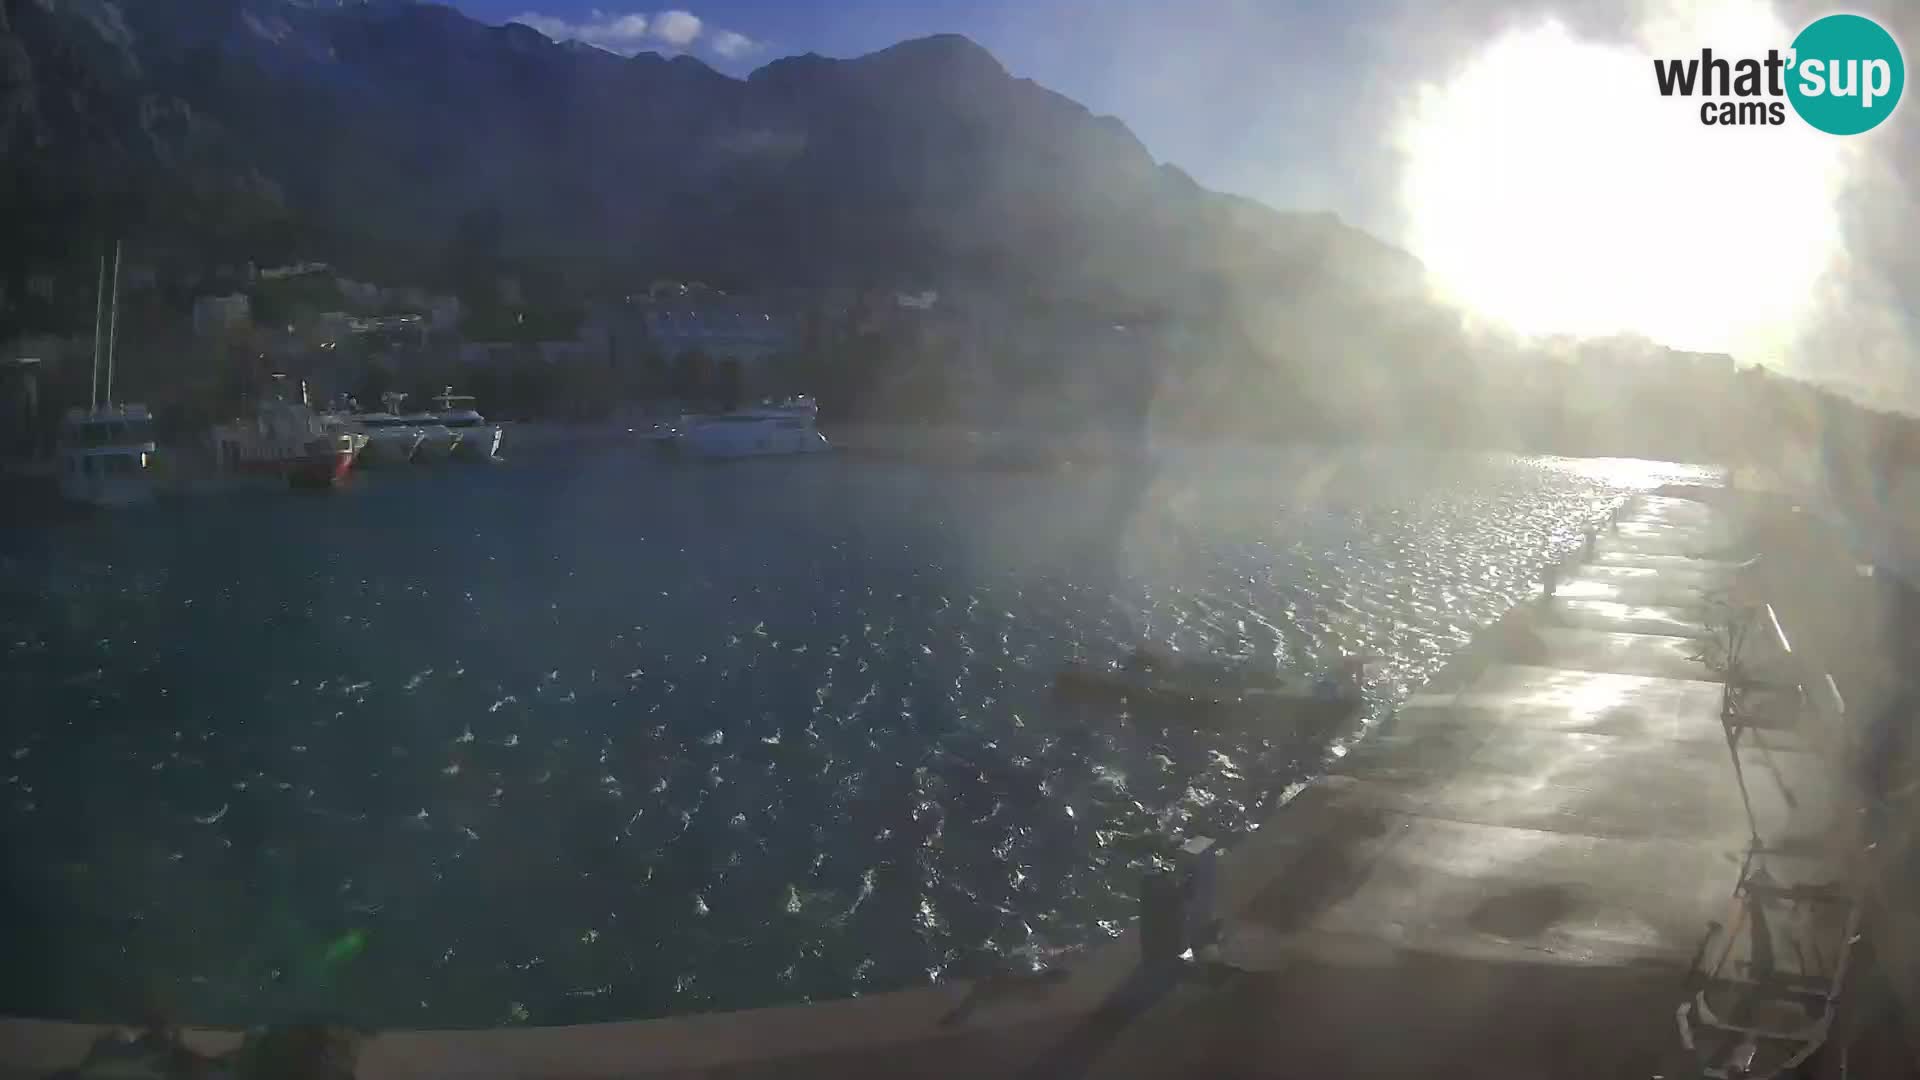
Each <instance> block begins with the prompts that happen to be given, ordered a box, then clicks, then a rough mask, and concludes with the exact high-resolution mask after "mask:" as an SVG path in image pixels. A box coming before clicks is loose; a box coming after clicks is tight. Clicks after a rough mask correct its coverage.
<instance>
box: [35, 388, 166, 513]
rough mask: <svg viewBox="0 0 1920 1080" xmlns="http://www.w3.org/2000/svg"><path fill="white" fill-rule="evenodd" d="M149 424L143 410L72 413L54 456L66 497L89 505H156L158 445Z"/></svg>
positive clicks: (120, 407)
mask: <svg viewBox="0 0 1920 1080" xmlns="http://www.w3.org/2000/svg"><path fill="white" fill-rule="evenodd" d="M150 425H151V421H150V420H149V418H148V415H147V410H146V406H144V405H108V406H105V407H104V408H94V409H89V410H86V411H85V412H82V411H81V410H79V409H72V410H69V411H68V412H67V415H66V418H65V419H64V420H63V421H62V423H61V427H60V440H59V450H58V452H57V453H56V454H55V456H54V475H55V478H56V479H57V480H58V482H59V485H60V495H61V497H63V498H65V499H67V500H68V501H69V502H76V503H82V504H84V505H87V506H132V505H135V504H137V503H144V502H149V501H151V500H152V499H153V488H154V483H153V473H152V472H151V471H150V470H149V466H150V465H151V464H152V463H153V456H154V451H155V446H154V443H153V440H152V438H151V436H150V434H149V432H150V430H151V427H150Z"/></svg>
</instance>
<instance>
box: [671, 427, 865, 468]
mask: <svg viewBox="0 0 1920 1080" xmlns="http://www.w3.org/2000/svg"><path fill="white" fill-rule="evenodd" d="M680 447H681V451H682V452H683V453H687V454H691V455H692V456H694V457H699V458H707V459H710V460H714V461H723V460H731V459H733V458H750V457H787V456H791V455H795V454H823V453H826V452H827V451H829V450H832V449H833V446H832V444H831V443H828V442H827V437H826V436H825V435H822V434H820V433H819V432H818V431H804V432H783V431H756V432H750V433H743V432H736V431H714V430H712V429H711V428H703V427H698V426H696V427H695V428H693V429H692V430H691V431H688V432H686V433H685V434H683V435H681V436H680Z"/></svg>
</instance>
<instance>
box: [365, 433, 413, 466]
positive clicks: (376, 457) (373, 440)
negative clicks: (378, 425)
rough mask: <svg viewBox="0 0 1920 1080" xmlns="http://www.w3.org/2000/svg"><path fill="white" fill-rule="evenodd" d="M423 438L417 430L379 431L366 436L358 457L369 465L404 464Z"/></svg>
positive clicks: (411, 458)
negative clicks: (365, 441) (365, 443)
mask: <svg viewBox="0 0 1920 1080" xmlns="http://www.w3.org/2000/svg"><path fill="white" fill-rule="evenodd" d="M425 439H426V436H425V435H423V434H421V433H420V432H418V431H380V432H377V433H375V434H372V435H369V436H368V438H367V445H366V446H364V447H362V448H361V449H360V457H361V459H362V460H364V461H366V463H367V464H369V465H405V464H406V463H407V462H409V461H412V460H413V457H414V454H415V453H416V452H418V451H419V449H420V443H421V442H422V441H424V440H425Z"/></svg>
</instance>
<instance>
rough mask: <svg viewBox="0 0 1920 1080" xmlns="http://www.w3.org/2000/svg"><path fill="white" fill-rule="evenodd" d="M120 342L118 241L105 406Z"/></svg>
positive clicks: (117, 243) (110, 403)
mask: <svg viewBox="0 0 1920 1080" xmlns="http://www.w3.org/2000/svg"><path fill="white" fill-rule="evenodd" d="M119 343H120V241H118V240H115V241H114V242H113V302H112V306H111V307H109V308H108V309H107V407H108V408H112V407H113V350H114V347H115V346H116V345H118V344H119Z"/></svg>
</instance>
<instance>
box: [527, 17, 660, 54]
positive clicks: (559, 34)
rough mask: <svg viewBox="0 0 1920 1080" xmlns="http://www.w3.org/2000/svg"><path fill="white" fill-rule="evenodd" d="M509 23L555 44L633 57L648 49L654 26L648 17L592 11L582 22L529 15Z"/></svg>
mask: <svg viewBox="0 0 1920 1080" xmlns="http://www.w3.org/2000/svg"><path fill="white" fill-rule="evenodd" d="M507 21H508V22H516V23H519V24H520V25H522V26H529V27H532V28H533V29H535V30H538V31H540V32H541V33H542V34H545V35H546V36H548V37H550V38H552V39H553V40H555V41H578V42H582V43H584V44H587V45H593V46H597V47H599V48H602V49H605V50H607V51H608V52H614V53H620V54H621V55H623V56H632V55H633V54H634V53H637V52H639V51H640V50H642V49H644V48H646V47H647V41H648V31H649V30H652V29H653V26H652V25H651V24H650V23H649V22H648V20H647V17H646V16H645V15H635V14H624V15H623V14H619V13H615V12H606V11H599V10H595V11H591V12H588V13H587V17H586V18H585V19H582V20H580V21H579V22H569V21H568V20H566V19H562V18H559V17H557V16H553V15H542V14H540V13H538V12H533V11H529V12H526V13H525V14H521V15H515V16H514V17H513V18H511V19H508V20H507Z"/></svg>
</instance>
